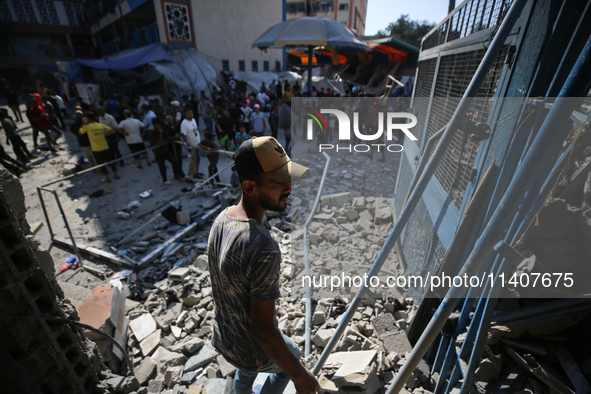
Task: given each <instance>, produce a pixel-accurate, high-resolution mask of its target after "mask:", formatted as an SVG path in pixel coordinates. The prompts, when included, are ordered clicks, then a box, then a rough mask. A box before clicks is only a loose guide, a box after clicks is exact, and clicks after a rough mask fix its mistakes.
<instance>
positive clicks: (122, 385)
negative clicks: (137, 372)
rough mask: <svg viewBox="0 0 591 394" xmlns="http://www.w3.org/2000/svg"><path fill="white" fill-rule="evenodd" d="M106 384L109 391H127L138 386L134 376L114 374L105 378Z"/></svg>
mask: <svg viewBox="0 0 591 394" xmlns="http://www.w3.org/2000/svg"><path fill="white" fill-rule="evenodd" d="M106 384H107V387H108V388H109V392H110V393H129V392H132V391H135V390H137V389H139V388H140V384H139V382H138V380H137V379H136V377H135V376H128V377H124V376H115V377H113V378H110V379H107V381H106Z"/></svg>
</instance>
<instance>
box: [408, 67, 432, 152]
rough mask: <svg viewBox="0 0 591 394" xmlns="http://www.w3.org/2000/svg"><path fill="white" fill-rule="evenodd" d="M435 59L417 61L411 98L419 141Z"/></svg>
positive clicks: (423, 126)
mask: <svg viewBox="0 0 591 394" xmlns="http://www.w3.org/2000/svg"><path fill="white" fill-rule="evenodd" d="M436 66H437V59H435V58H433V59H428V60H423V61H422V62H420V63H419V72H418V74H417V83H416V86H415V95H414V100H413V113H414V114H415V116H416V117H417V125H416V126H415V127H414V130H415V131H416V134H415V136H416V137H417V138H418V140H419V141H420V140H421V139H422V138H423V132H424V130H425V120H426V117H427V109H428V108H429V97H430V96H431V87H432V85H433V78H434V77H435V67H436Z"/></svg>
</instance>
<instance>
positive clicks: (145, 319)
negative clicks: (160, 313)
mask: <svg viewBox="0 0 591 394" xmlns="http://www.w3.org/2000/svg"><path fill="white" fill-rule="evenodd" d="M129 328H131V331H132V332H133V335H135V338H136V339H137V340H138V342H141V341H142V340H143V339H144V338H146V337H147V336H148V335H150V334H151V333H153V332H154V331H156V321H155V320H154V318H153V317H152V315H151V314H149V313H144V314H143V315H141V316H140V317H138V318H136V319H134V320H132V321H131V322H129Z"/></svg>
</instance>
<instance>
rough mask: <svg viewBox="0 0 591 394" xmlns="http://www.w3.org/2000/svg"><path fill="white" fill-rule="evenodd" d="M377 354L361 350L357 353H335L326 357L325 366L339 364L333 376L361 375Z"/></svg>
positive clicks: (372, 351)
mask: <svg viewBox="0 0 591 394" xmlns="http://www.w3.org/2000/svg"><path fill="white" fill-rule="evenodd" d="M376 354H377V351H375V350H362V351H358V352H336V353H332V354H331V355H330V356H328V359H327V360H326V364H327V365H333V366H334V365H335V364H340V365H341V366H340V367H339V368H338V369H337V370H336V372H335V375H334V376H341V377H343V376H347V375H351V374H353V373H361V372H363V371H364V370H365V368H366V367H367V366H368V365H370V363H371V362H372V361H373V359H374V358H375V356H376Z"/></svg>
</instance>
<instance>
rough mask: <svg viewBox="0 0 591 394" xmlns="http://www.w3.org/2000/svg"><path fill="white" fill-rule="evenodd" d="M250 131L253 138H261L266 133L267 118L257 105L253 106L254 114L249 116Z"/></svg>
mask: <svg viewBox="0 0 591 394" xmlns="http://www.w3.org/2000/svg"><path fill="white" fill-rule="evenodd" d="M250 129H251V131H252V135H254V136H255V137H262V136H263V135H264V134H265V133H266V132H267V116H266V115H265V114H264V113H263V112H261V106H260V105H258V104H255V105H254V112H253V113H252V114H250Z"/></svg>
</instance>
